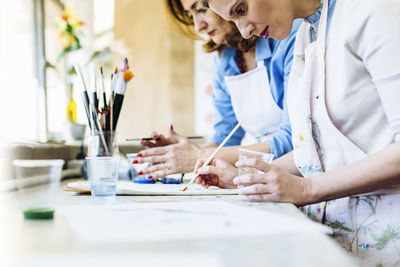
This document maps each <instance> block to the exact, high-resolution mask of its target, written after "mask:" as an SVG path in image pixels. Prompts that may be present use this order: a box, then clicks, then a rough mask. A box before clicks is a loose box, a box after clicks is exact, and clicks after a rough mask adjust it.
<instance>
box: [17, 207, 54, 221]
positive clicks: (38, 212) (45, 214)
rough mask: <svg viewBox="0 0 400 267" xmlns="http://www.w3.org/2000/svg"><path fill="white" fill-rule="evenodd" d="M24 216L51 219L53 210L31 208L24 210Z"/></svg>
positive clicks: (32, 218) (30, 218) (35, 218)
mask: <svg viewBox="0 0 400 267" xmlns="http://www.w3.org/2000/svg"><path fill="white" fill-rule="evenodd" d="M24 218H25V219H28V220H52V219H53V218H54V210H53V209H49V208H31V209H26V210H24Z"/></svg>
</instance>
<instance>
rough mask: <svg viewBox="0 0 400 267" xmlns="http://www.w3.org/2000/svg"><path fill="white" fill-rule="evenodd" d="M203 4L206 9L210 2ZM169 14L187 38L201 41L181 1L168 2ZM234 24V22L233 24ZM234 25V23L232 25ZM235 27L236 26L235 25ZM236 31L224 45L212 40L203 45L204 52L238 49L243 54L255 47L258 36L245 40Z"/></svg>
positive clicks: (203, 2) (171, 0)
mask: <svg viewBox="0 0 400 267" xmlns="http://www.w3.org/2000/svg"><path fill="white" fill-rule="evenodd" d="M200 1H201V4H202V5H203V7H205V8H209V7H208V1H205V0H200ZM166 3H167V10H168V11H169V12H168V14H169V15H170V18H171V19H172V22H173V24H174V25H175V26H176V27H177V28H178V29H179V30H180V31H181V32H182V33H184V34H185V35H186V36H188V37H190V38H193V39H200V37H199V35H198V34H197V33H196V31H195V30H194V22H193V19H192V18H191V17H190V16H188V14H187V12H186V10H185V9H184V8H183V6H182V3H181V0H167V2H166ZM231 23H232V22H231ZM232 24H233V23H232ZM233 25H234V24H233ZM233 29H234V31H233V32H232V34H231V35H230V36H229V40H226V39H225V40H224V43H223V44H216V43H215V42H214V41H213V40H212V39H211V38H210V39H209V40H208V41H206V42H205V43H204V44H203V50H204V51H205V52H207V53H211V52H214V51H218V53H221V52H222V51H223V50H224V48H225V47H230V48H234V49H238V50H240V51H243V52H247V51H248V50H249V49H250V48H252V47H253V46H254V45H255V42H256V40H257V38H258V37H257V36H253V37H252V38H250V39H244V38H243V37H242V35H241V34H240V32H239V30H238V29H237V28H236V26H234V27H233Z"/></svg>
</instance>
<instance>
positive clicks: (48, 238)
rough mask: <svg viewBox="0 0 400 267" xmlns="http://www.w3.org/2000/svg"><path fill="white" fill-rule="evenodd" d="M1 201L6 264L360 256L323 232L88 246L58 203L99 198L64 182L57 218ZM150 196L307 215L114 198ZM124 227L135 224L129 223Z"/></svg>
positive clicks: (346, 261)
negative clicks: (27, 214)
mask: <svg viewBox="0 0 400 267" xmlns="http://www.w3.org/2000/svg"><path fill="white" fill-rule="evenodd" d="M67 182H68V181H67ZM65 183H66V182H63V185H65ZM32 190H39V189H38V188H32ZM0 200H1V202H0V203H1V204H2V207H1V208H2V211H3V212H2V213H1V214H2V216H1V218H0V223H1V224H0V240H1V241H0V242H1V243H0V260H1V261H2V263H5V265H3V264H0V265H1V266H117V265H119V266H128V265H129V266H174V267H176V266H215V267H222V266H227V267H234V266H356V262H355V260H354V259H352V258H351V257H350V256H349V255H347V253H346V252H345V251H344V250H343V249H342V248H340V247H339V245H337V244H336V243H335V241H333V240H331V238H330V237H329V236H327V235H325V234H323V233H318V232H314V233H305V232H291V233H285V234H278V233H273V232H272V233H269V234H268V235H260V236H254V235H252V236H246V235H243V236H235V235H232V236H223V237H216V238H212V237H206V238H194V239H191V240H168V239H167V240H161V241H156V240H149V241H146V240H143V239H142V240H136V241H135V240H124V241H123V242H117V243H115V242H113V243H110V242H102V241H99V242H94V243H93V242H92V243H90V244H88V243H87V242H85V240H82V238H80V237H79V236H77V234H76V231H75V230H76V229H74V227H72V226H71V223H70V222H71V221H72V220H74V219H81V218H72V217H73V216H74V215H71V216H67V217H65V216H63V215H62V214H61V215H60V214H58V213H57V208H58V209H59V210H61V209H63V208H64V209H71V208H73V209H76V210H80V209H83V207H85V208H86V209H87V208H88V207H91V206H93V207H94V208H95V206H97V205H98V204H96V203H95V202H93V200H92V199H91V197H90V196H87V195H75V194H74V193H68V192H64V191H63V190H62V188H60V191H59V198H58V205H57V208H56V215H55V218H54V220H51V221H30V220H24V219H23V216H22V212H21V210H19V209H18V205H17V194H16V193H15V192H12V193H7V194H5V195H3V196H1V197H0ZM147 201H185V202H186V201H202V202H204V203H206V202H207V201H224V202H227V203H229V204H233V205H238V206H245V207H251V208H252V209H257V210H262V211H263V212H270V213H274V214H284V215H286V216H291V217H295V218H299V219H303V220H308V219H307V218H306V217H305V216H304V215H303V214H302V213H301V212H300V211H298V210H297V208H296V207H295V206H293V205H291V204H274V203H251V202H248V201H244V200H242V199H240V197H239V196H201V197H194V196H192V197H188V196H180V197H166V196H164V197H162V196H159V197H154V196H153V197H143V196H117V198H116V200H115V203H114V204H116V205H124V204H125V205H130V203H141V202H143V203H146V202H147ZM193 203H194V202H193ZM90 213H91V212H90V210H89V212H87V216H88V217H87V218H91V217H90V216H92V214H90ZM254 220H257V218H254ZM97 223H98V224H97ZM97 223H96V226H101V228H102V229H104V231H107V229H110V227H113V225H107V224H106V223H104V222H102V221H98V222H97ZM211 224H212V223H211ZM127 225H129V224H127ZM171 227H174V225H171ZM196 227H197V226H196ZM196 227H193V231H196ZM119 230H120V231H125V230H126V231H128V230H132V229H129V227H127V229H119ZM136 230H137V231H140V229H136ZM147 230H148V229H146V231H147ZM98 234H99V235H100V234H101V233H98ZM86 241H87V240H86Z"/></svg>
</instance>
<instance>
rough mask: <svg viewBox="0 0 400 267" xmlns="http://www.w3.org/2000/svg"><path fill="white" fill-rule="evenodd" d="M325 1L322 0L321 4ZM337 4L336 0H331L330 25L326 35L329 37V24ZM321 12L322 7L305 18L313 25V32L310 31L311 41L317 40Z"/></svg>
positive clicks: (329, 6)
mask: <svg viewBox="0 0 400 267" xmlns="http://www.w3.org/2000/svg"><path fill="white" fill-rule="evenodd" d="M323 2H324V1H321V4H323ZM335 5H336V0H329V5H328V21H327V23H328V25H327V31H326V37H325V38H327V37H328V31H329V26H330V23H331V19H332V15H333V11H334V9H335ZM321 12H322V7H320V8H318V9H317V11H315V13H314V14H312V15H311V16H309V17H308V18H306V19H305V21H306V22H308V23H310V25H311V33H310V43H311V42H313V41H315V40H316V39H317V32H318V24H319V20H320V18H321Z"/></svg>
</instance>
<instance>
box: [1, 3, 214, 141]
mask: <svg viewBox="0 0 400 267" xmlns="http://www.w3.org/2000/svg"><path fill="white" fill-rule="evenodd" d="M124 57H127V58H128V59H129V65H130V69H131V70H132V71H133V72H134V73H135V75H136V76H135V77H134V78H133V80H132V81H131V82H130V83H129V85H128V89H127V92H126V95H125V99H124V104H123V106H122V111H121V115H120V119H119V121H118V128H117V131H118V138H119V140H121V141H122V140H124V139H125V138H130V137H143V136H149V135H150V133H151V131H153V130H156V131H159V132H161V133H168V129H169V127H170V124H173V125H174V129H175V130H176V131H177V132H179V133H181V134H183V135H194V134H196V135H204V136H207V135H210V134H211V133H212V132H211V131H212V112H213V111H212V104H211V93H212V88H211V68H212V57H213V55H212V54H204V53H203V52H202V50H201V41H193V40H191V39H189V38H187V37H186V36H184V35H183V34H182V33H180V32H179V31H178V30H177V29H176V28H175V27H174V26H173V24H172V23H171V22H170V19H169V17H168V15H167V13H166V9H165V1H164V0H151V1H148V0H84V1H82V0H65V1H62V0H13V1H7V2H5V3H3V6H2V8H1V9H0V93H1V95H2V96H1V99H2V104H1V109H2V112H1V115H0V125H1V127H0V140H2V141H6V142H15V141H18V142H21V141H27V142H43V143H51V142H55V143H57V142H61V143H63V142H65V143H67V144H68V142H73V141H74V138H72V137H71V127H70V124H71V122H72V123H74V124H87V118H86V116H85V113H84V107H83V104H82V97H81V91H80V88H79V86H80V84H79V82H78V79H77V75H76V73H74V71H73V68H72V66H73V63H74V62H79V63H80V64H81V65H82V66H84V67H85V68H86V67H87V66H88V64H89V63H94V64H95V65H96V67H97V69H98V68H99V67H100V66H103V68H104V73H105V84H106V87H107V88H109V84H110V74H111V73H112V72H113V70H114V68H115V67H116V66H119V65H120V63H121V61H122V59H123V58H124ZM98 78H99V75H98ZM98 84H99V85H101V83H100V81H99V80H98ZM73 103H76V111H75V113H76V114H75V115H73V116H71V114H69V113H70V112H71V107H73V105H72V104H73ZM74 116H75V118H72V117H74Z"/></svg>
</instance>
